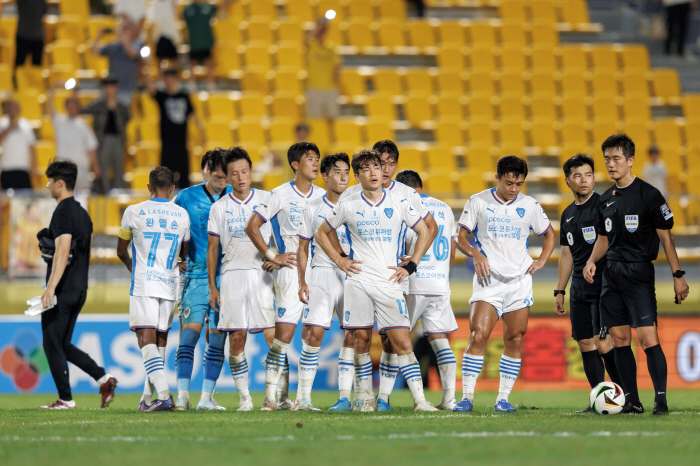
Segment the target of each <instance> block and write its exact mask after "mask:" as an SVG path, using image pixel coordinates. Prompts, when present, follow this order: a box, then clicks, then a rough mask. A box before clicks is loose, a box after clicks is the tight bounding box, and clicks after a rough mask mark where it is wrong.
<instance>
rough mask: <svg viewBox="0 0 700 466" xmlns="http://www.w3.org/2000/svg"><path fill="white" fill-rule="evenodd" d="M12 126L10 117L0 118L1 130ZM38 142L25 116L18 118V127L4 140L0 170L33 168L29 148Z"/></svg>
mask: <svg viewBox="0 0 700 466" xmlns="http://www.w3.org/2000/svg"><path fill="white" fill-rule="evenodd" d="M8 126H10V118H9V117H7V116H4V117H2V118H0V132H2V131H5V129H7V127H8ZM35 143H36V137H35V136H34V130H33V129H32V126H31V125H30V124H29V122H28V121H27V120H26V119H24V118H19V119H18V120H17V128H16V129H14V130H13V131H10V133H9V134H8V135H7V136H6V137H5V139H4V140H3V141H2V155H1V156H0V170H26V171H30V170H31V168H32V167H31V160H30V158H29V148H30V147H31V146H33V145H34V144H35Z"/></svg>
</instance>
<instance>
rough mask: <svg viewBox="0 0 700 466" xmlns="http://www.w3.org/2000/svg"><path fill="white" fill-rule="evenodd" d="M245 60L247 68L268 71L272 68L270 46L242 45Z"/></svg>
mask: <svg viewBox="0 0 700 466" xmlns="http://www.w3.org/2000/svg"><path fill="white" fill-rule="evenodd" d="M240 50H242V52H243V53H242V55H243V61H244V63H245V68H246V69H255V70H258V71H268V70H270V69H272V59H271V58H270V52H269V47H268V46H267V45H245V46H241V49H240Z"/></svg>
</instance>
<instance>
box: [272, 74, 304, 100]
mask: <svg viewBox="0 0 700 466" xmlns="http://www.w3.org/2000/svg"><path fill="white" fill-rule="evenodd" d="M273 81H274V84H275V92H278V93H279V92H284V93H288V94H292V95H301V94H303V93H304V89H303V87H302V83H301V80H300V79H299V75H298V73H297V72H296V71H287V70H281V71H278V72H276V73H275V77H274V79H273Z"/></svg>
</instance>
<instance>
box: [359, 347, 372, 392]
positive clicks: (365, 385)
mask: <svg viewBox="0 0 700 466" xmlns="http://www.w3.org/2000/svg"><path fill="white" fill-rule="evenodd" d="M355 378H356V379H357V385H358V388H359V391H358V392H355V397H357V398H360V399H363V400H366V399H370V398H374V390H373V389H372V358H371V357H370V356H369V353H355Z"/></svg>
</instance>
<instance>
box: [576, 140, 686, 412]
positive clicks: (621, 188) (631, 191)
mask: <svg viewBox="0 0 700 466" xmlns="http://www.w3.org/2000/svg"><path fill="white" fill-rule="evenodd" d="M602 149H603V155H604V156H605V167H606V168H607V169H608V174H609V175H610V178H612V179H613V180H614V181H615V185H614V186H613V187H612V188H610V189H608V190H607V191H606V192H605V193H604V194H603V195H602V196H601V198H600V203H601V204H600V210H599V212H598V233H599V235H600V236H599V238H598V241H596V244H595V247H594V248H593V252H592V253H591V257H590V258H589V259H588V262H587V263H586V267H585V268H584V269H583V276H584V278H585V279H586V281H588V282H589V283H593V282H594V280H595V275H596V263H597V262H598V261H599V260H600V259H601V258H602V257H603V256H604V255H605V253H606V252H607V259H608V264H607V267H606V269H605V272H604V273H603V290H602V294H601V298H600V310H601V321H602V325H604V326H606V327H608V329H609V331H610V334H611V335H612V337H613V343H614V345H615V350H614V353H615V363H616V364H617V372H618V374H619V375H620V379H621V380H622V389H623V390H624V391H625V397H626V400H627V402H626V403H625V407H624V408H623V410H622V412H623V413H636V414H641V413H643V412H644V408H643V407H642V403H641V402H640V401H639V393H638V391H637V362H636V361H635V359H634V353H632V347H631V346H630V345H631V343H632V330H631V328H635V329H637V337H638V338H639V344H640V345H641V346H642V348H643V349H644V352H645V353H646V356H647V367H648V369H649V375H650V376H651V380H652V382H653V384H654V392H655V395H654V411H653V412H652V414H668V404H667V402H666V380H667V376H668V370H667V367H666V356H664V352H663V351H662V349H661V345H660V344H659V334H658V332H657V328H656V327H657V322H656V290H655V287H654V265H653V264H652V261H653V260H654V259H656V256H657V255H658V253H659V241H660V242H661V244H662V245H663V247H664V251H665V252H666V257H667V259H668V263H669V265H670V266H671V271H672V273H673V288H674V292H675V295H676V303H677V304H680V303H681V302H682V301H683V300H684V299H685V298H687V297H688V284H687V283H686V282H685V279H684V278H683V275H684V274H685V272H683V271H682V270H681V267H680V263H679V262H678V254H677V253H676V246H675V243H674V241H673V238H672V237H671V232H670V230H671V228H673V213H672V212H671V209H669V207H668V204H667V203H666V200H665V199H664V197H663V196H662V195H661V193H660V192H659V190H658V189H656V188H654V187H653V186H652V185H650V184H649V183H646V182H645V181H643V180H640V179H639V178H637V177H635V176H634V175H633V174H632V165H633V164H634V142H632V140H631V139H630V138H629V137H627V136H626V135H624V134H617V135H614V136H610V137H609V138H608V139H606V140H605V142H603V147H602Z"/></svg>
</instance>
